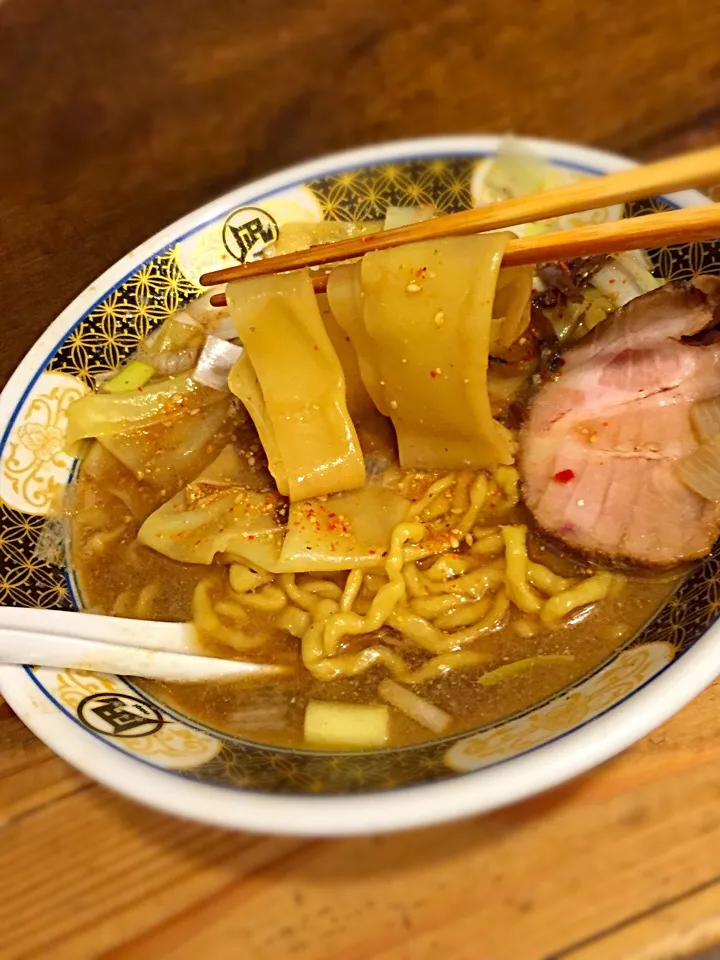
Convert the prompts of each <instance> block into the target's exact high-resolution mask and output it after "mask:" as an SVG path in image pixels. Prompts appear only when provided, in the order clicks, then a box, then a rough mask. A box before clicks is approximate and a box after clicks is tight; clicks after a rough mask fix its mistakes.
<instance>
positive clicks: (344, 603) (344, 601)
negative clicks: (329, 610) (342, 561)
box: [340, 570, 364, 613]
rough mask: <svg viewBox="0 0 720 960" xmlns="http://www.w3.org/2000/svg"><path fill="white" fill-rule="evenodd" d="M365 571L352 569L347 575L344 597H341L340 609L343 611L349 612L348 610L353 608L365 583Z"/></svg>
mask: <svg viewBox="0 0 720 960" xmlns="http://www.w3.org/2000/svg"><path fill="white" fill-rule="evenodd" d="M363 579H364V577H363V571H362V570H351V571H350V573H349V574H348V575H347V580H346V581H345V589H344V590H343V592H342V597H341V598H340V609H341V610H342V612H343V613H347V611H348V610H352V608H353V605H354V603H355V601H356V600H357V596H358V594H359V593H360V590H361V589H362V585H363Z"/></svg>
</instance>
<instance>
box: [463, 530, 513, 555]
mask: <svg viewBox="0 0 720 960" xmlns="http://www.w3.org/2000/svg"><path fill="white" fill-rule="evenodd" d="M504 549H505V542H504V540H503V538H502V534H501V533H490V534H486V535H485V536H483V537H481V538H480V539H479V540H475V542H474V543H473V545H472V546H471V547H470V553H471V554H472V555H473V556H474V557H481V558H485V557H496V556H498V554H500V553H502V552H503V550H504Z"/></svg>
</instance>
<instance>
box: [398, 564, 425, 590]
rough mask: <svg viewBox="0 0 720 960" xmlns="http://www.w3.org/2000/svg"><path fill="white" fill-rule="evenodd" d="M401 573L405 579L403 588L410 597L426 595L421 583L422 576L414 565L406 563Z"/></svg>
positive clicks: (423, 585) (422, 582) (423, 584)
mask: <svg viewBox="0 0 720 960" xmlns="http://www.w3.org/2000/svg"><path fill="white" fill-rule="evenodd" d="M402 572H403V577H405V588H406V589H407V592H408V594H409V595H410V596H411V597H424V596H426V595H427V587H426V586H425V583H424V581H423V576H422V574H421V573H420V571H419V570H418V568H417V567H416V566H415V564H414V563H406V564H405V566H404V567H403V569H402Z"/></svg>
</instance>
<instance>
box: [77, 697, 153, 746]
mask: <svg viewBox="0 0 720 960" xmlns="http://www.w3.org/2000/svg"><path fill="white" fill-rule="evenodd" d="M77 715H78V718H79V719H80V721H81V722H82V723H83V724H84V725H85V726H86V727H88V728H89V729H90V730H94V731H95V732H96V733H102V734H103V735H104V736H106V737H149V736H152V734H153V733H157V732H158V730H159V729H160V728H161V727H162V725H163V724H164V723H166V720H165V718H164V717H163V715H162V713H160V711H159V710H158V709H156V708H155V707H154V706H152V704H150V703H146V702H145V701H144V700H140V699H139V698H138V697H133V696H131V695H130V694H129V693H91V694H90V696H88V697H85V698H84V700H81V701H80V703H79V704H78V707H77Z"/></svg>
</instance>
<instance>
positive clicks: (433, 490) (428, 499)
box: [407, 473, 455, 520]
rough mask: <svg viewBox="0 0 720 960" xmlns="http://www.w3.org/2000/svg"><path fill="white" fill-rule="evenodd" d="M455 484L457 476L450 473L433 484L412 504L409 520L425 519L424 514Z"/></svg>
mask: <svg viewBox="0 0 720 960" xmlns="http://www.w3.org/2000/svg"><path fill="white" fill-rule="evenodd" d="M454 483H455V474H454V473H448V474H446V476H444V477H441V478H440V479H439V480H436V481H435V482H434V483H431V484H430V486H429V487H428V488H427V490H426V491H425V493H424V494H423V495H422V497H420V499H419V500H418V501H417V502H416V503H412V504H410V507H409V508H408V512H407V519H408V520H414V519H415V518H416V517H421V518H422V517H423V514H424V513H425V512H426V511H427V510H428V509H429V508H430V506H431V505H432V504H434V502H435V500H436V499H438V498H439V497H442V495H443V494H444V493H445V492H446V491H447V490H449V489H450V487H452V485H453V484H454Z"/></svg>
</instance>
